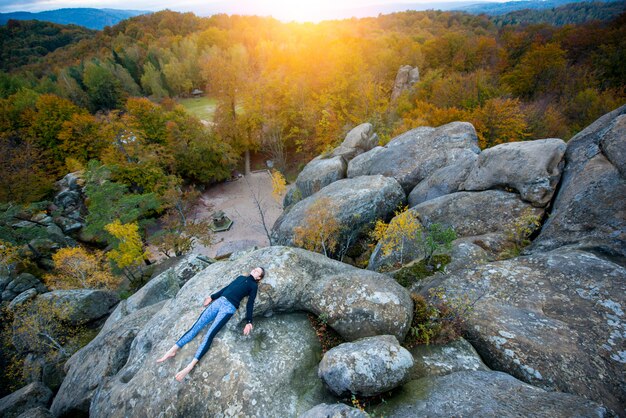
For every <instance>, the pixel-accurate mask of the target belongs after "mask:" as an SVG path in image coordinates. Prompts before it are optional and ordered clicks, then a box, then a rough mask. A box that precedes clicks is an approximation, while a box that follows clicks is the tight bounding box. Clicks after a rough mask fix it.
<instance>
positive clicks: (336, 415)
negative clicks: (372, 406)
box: [299, 403, 369, 418]
mask: <svg viewBox="0 0 626 418" xmlns="http://www.w3.org/2000/svg"><path fill="white" fill-rule="evenodd" d="M299 418H369V414H368V413H367V412H365V411H361V410H360V409H357V408H352V407H350V406H348V405H346V404H343V403H336V404H326V403H321V404H319V405H316V406H314V407H313V408H311V409H309V410H308V411H306V412H305V413H304V414H302V415H300V417H299Z"/></svg>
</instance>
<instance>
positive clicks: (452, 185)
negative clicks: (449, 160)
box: [408, 153, 478, 208]
mask: <svg viewBox="0 0 626 418" xmlns="http://www.w3.org/2000/svg"><path fill="white" fill-rule="evenodd" d="M477 158H478V154H474V153H471V154H467V158H465V159H463V160H461V161H459V162H458V163H457V164H452V165H448V166H445V167H442V168H440V169H438V170H436V171H435V172H434V173H433V174H431V175H430V176H428V177H427V178H426V179H424V180H422V181H421V182H420V183H419V184H418V185H417V186H415V187H414V188H413V190H411V193H410V194H409V197H408V200H409V207H411V208H412V207H413V206H416V205H419V204H420V203H422V202H425V201H427V200H431V199H435V198H437V197H439V196H444V195H447V194H450V193H454V192H457V191H458V190H459V186H460V185H461V183H463V182H464V181H465V179H466V178H467V175H468V174H469V173H470V171H471V170H472V168H473V166H474V163H475V162H476V159H477Z"/></svg>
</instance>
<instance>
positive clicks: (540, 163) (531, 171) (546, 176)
mask: <svg viewBox="0 0 626 418" xmlns="http://www.w3.org/2000/svg"><path fill="white" fill-rule="evenodd" d="M565 149H566V145H565V142H563V140H561V139H556V138H550V139H537V140H534V141H525V142H509V143H506V144H500V145H496V146H495V147H492V148H488V149H486V150H484V151H483V152H482V153H481V154H480V155H479V156H478V159H477V161H476V164H475V165H474V167H473V168H472V171H471V172H470V174H469V175H468V176H467V179H465V182H463V184H462V185H461V186H460V190H488V189H495V188H505V187H509V188H512V189H515V190H517V191H518V192H519V193H520V195H521V197H522V199H524V200H526V201H528V202H531V203H532V204H533V205H535V206H538V207H544V206H546V205H547V204H548V203H549V202H550V200H551V199H552V196H553V195H554V191H555V189H556V185H557V183H558V182H559V180H560V179H561V172H562V170H563V165H564V161H563V156H564V155H565Z"/></svg>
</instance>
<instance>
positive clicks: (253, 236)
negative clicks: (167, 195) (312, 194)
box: [193, 170, 283, 257]
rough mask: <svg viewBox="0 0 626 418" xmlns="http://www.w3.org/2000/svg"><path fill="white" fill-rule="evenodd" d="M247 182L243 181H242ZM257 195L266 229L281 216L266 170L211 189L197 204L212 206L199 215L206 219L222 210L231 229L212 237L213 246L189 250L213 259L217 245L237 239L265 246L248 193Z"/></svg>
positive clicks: (262, 231) (255, 209) (262, 233)
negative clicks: (263, 214)
mask: <svg viewBox="0 0 626 418" xmlns="http://www.w3.org/2000/svg"><path fill="white" fill-rule="evenodd" d="M246 180H247V182H246ZM253 192H254V193H255V194H256V195H257V196H258V199H259V201H260V203H261V206H262V208H263V209H264V210H265V221H266V224H267V228H268V230H271V228H272V225H274V222H276V219H277V218H278V216H279V215H280V214H281V213H282V197H283V196H281V199H280V203H279V202H277V201H276V199H274V196H272V178H271V176H270V174H269V172H268V171H266V170H263V171H256V172H253V173H251V174H250V175H248V176H247V177H246V178H244V177H242V178H239V179H238V180H235V181H231V182H227V183H221V184H218V185H215V186H212V187H211V188H209V189H208V190H207V191H205V192H204V193H203V194H202V196H201V197H200V200H201V205H202V206H204V205H206V204H208V205H212V206H213V207H212V209H206V208H201V209H200V213H201V214H202V216H203V217H204V216H206V217H207V218H208V217H210V216H211V214H212V213H213V212H215V211H218V210H221V211H224V213H225V214H226V216H228V217H229V218H230V219H232V220H233V226H232V227H231V228H230V230H228V231H225V232H218V233H216V234H215V241H214V244H213V245H211V246H209V247H205V246H203V245H200V244H197V245H196V246H195V247H194V249H193V251H194V252H197V253H199V254H204V255H207V256H209V257H214V256H215V254H216V253H217V251H218V250H219V249H220V247H221V246H223V245H224V244H227V243H232V242H235V241H241V240H251V241H255V242H256V243H257V245H258V246H260V247H265V246H268V245H269V241H268V239H267V236H266V235H265V231H264V230H263V226H262V223H261V217H260V215H259V210H258V208H257V205H256V204H255V202H254V198H253V195H252V193H253Z"/></svg>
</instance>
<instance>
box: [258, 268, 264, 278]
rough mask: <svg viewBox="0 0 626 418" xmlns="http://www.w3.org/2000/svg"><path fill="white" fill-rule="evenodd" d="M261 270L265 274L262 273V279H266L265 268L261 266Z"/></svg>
mask: <svg viewBox="0 0 626 418" xmlns="http://www.w3.org/2000/svg"><path fill="white" fill-rule="evenodd" d="M259 268H260V269H261V271H262V272H263V273H261V278H264V277H265V267H261V266H259Z"/></svg>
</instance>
